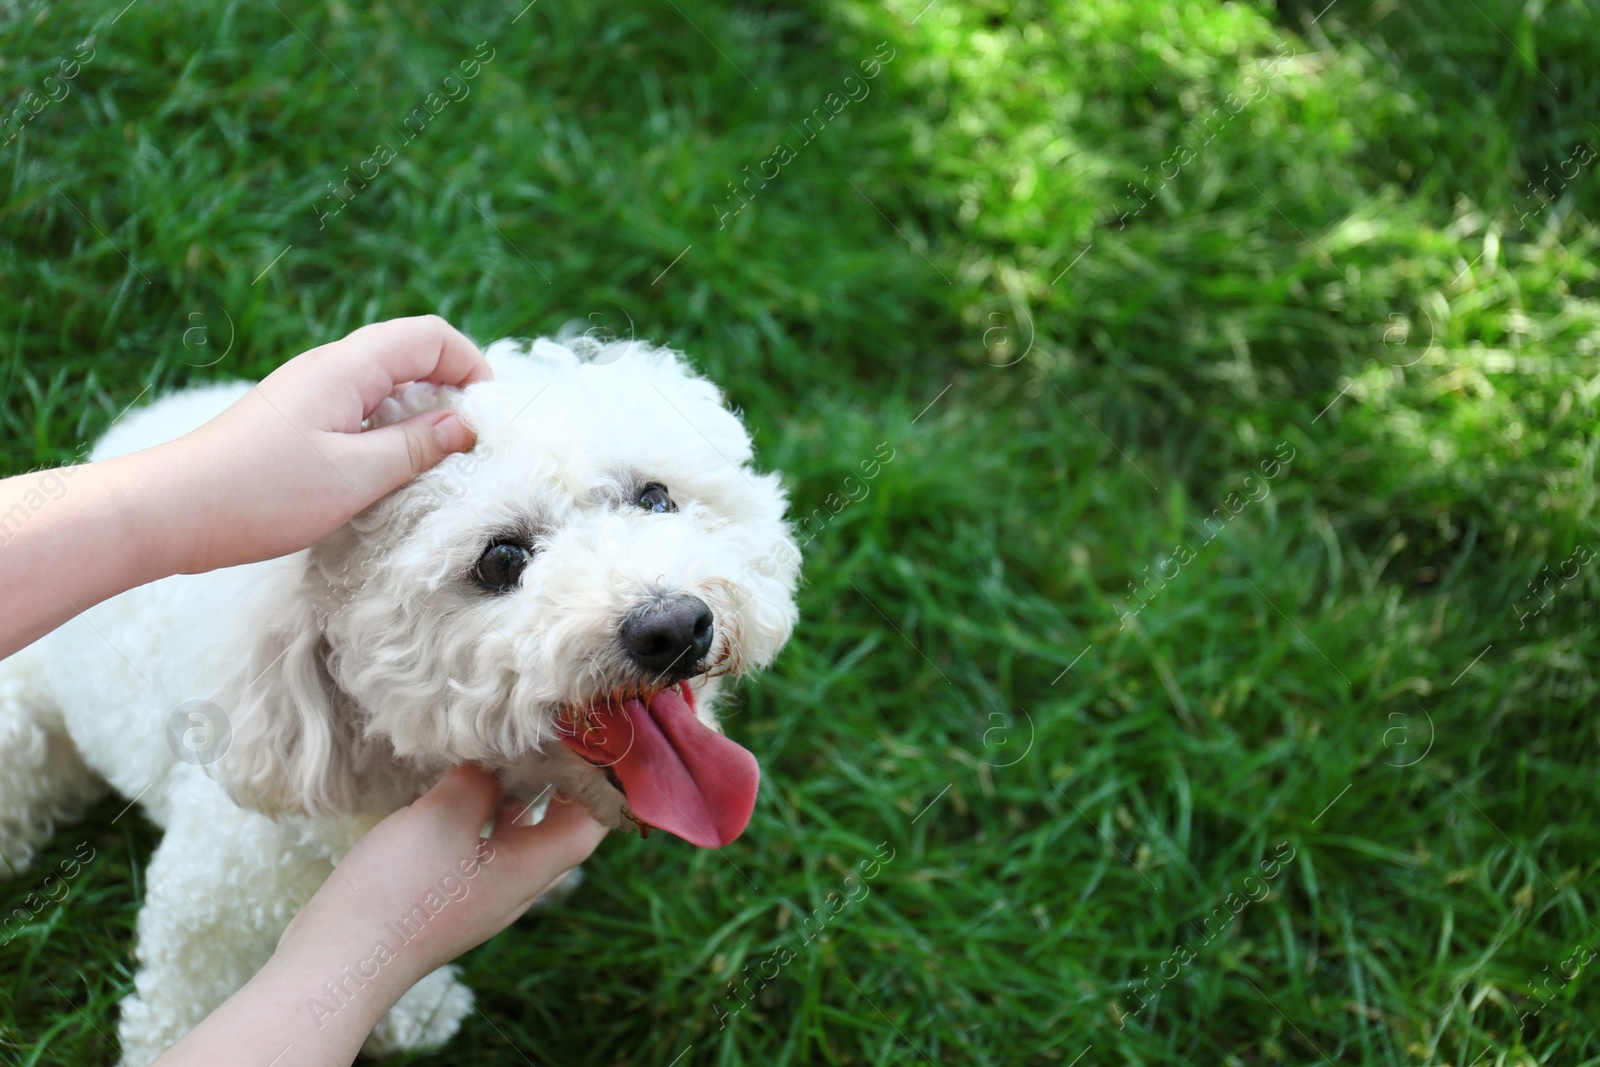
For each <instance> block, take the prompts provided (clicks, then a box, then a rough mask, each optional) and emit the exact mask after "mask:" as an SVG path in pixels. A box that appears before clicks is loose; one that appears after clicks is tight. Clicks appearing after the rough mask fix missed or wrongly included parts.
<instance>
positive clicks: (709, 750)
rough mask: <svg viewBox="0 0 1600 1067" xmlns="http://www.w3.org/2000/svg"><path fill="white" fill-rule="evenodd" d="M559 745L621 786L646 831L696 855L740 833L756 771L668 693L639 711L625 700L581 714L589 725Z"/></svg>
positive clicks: (744, 754) (739, 750)
mask: <svg viewBox="0 0 1600 1067" xmlns="http://www.w3.org/2000/svg"><path fill="white" fill-rule="evenodd" d="M562 741H563V742H564V743H565V744H566V746H567V747H568V748H570V749H572V750H573V751H574V752H576V753H578V755H580V756H582V757H583V758H584V759H586V760H588V761H589V762H590V763H594V764H598V765H599V766H602V767H610V768H611V769H612V770H614V771H615V772H616V774H617V777H618V778H620V779H622V788H623V791H624V792H626V793H627V796H628V808H629V809H630V810H631V811H632V812H633V814H634V815H636V816H638V817H639V819H640V820H641V821H643V822H645V823H648V824H649V825H651V826H654V827H658V828H659V829H662V830H665V831H667V833H669V834H676V835H677V836H679V837H681V838H683V839H684V840H685V841H687V842H689V843H690V844H692V845H699V846H700V847H701V848H721V847H722V846H723V845H726V844H727V843H728V842H730V841H732V840H733V839H734V838H736V837H738V836H739V835H740V834H741V833H743V832H744V828H745V826H746V824H748V823H749V822H750V813H751V812H752V811H754V810H755V806H756V792H757V790H758V789H759V788H760V786H761V767H760V765H759V764H757V763H756V758H755V757H754V756H752V755H751V754H750V753H749V751H747V750H746V749H744V748H743V747H741V746H740V745H738V744H735V743H734V742H733V741H730V740H728V739H727V738H726V737H724V736H723V735H722V734H719V733H717V732H716V731H715V730H713V729H711V728H710V727H708V726H706V725H704V724H703V723H701V722H700V720H699V719H698V718H696V717H695V714H694V711H693V709H691V708H690V707H689V704H688V702H687V701H685V700H684V699H683V696H682V695H681V694H680V693H679V692H678V691H677V690H676V689H667V690H664V691H662V692H661V693H660V694H658V695H657V696H656V697H655V698H654V699H652V700H651V701H650V704H649V706H648V707H647V706H645V704H644V703H643V702H642V701H639V700H628V701H625V702H623V703H621V704H608V705H606V706H605V707H602V708H595V709H593V710H591V711H590V712H589V726H588V727H587V728H586V729H580V730H578V731H576V732H575V734H574V735H573V736H570V737H563V738H562Z"/></svg>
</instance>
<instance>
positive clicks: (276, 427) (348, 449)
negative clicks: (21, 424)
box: [0, 316, 490, 657]
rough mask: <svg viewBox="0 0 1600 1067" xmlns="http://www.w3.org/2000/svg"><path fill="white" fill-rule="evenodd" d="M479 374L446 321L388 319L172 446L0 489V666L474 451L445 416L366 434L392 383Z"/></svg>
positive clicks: (293, 547) (323, 531) (465, 379)
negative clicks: (139, 590)
mask: <svg viewBox="0 0 1600 1067" xmlns="http://www.w3.org/2000/svg"><path fill="white" fill-rule="evenodd" d="M489 376H490V372H489V367H488V364H486V363H485V362H484V360H483V356H482V354H481V353H479V352H478V349H477V348H476V347H475V346H474V345H473V344H472V342H471V341H469V340H467V339H466V338H465V337H463V336H462V335H461V334H460V333H458V332H457V331H456V330H455V329H454V328H453V327H451V326H450V325H448V324H447V323H445V322H444V320H443V319H439V318H437V317H434V316H424V317H421V318H413V319H393V320H391V321H389V322H380V323H375V324H374V325H371V326H365V327H362V328H361V329H359V330H356V331H355V332H354V333H352V334H350V335H349V336H348V337H345V338H343V339H342V340H339V341H335V342H333V343H332V344H327V345H323V346H322V347H320V348H315V349H312V350H311V351H309V352H306V353H304V354H303V355H300V356H297V357H295V358H294V359H292V360H290V361H289V362H288V363H285V364H284V365H283V366H281V367H279V368H278V369H277V370H276V371H274V372H273V373H272V374H270V375H268V376H267V377H266V379H265V380H263V381H262V382H261V383H260V384H259V385H257V386H256V387H255V388H254V389H252V390H251V391H250V392H249V393H248V394H246V395H245V396H244V397H243V398H242V399H241V400H240V401H239V402H238V403H236V404H234V405H233V406H232V407H230V408H229V409H228V410H227V411H225V412H223V413H222V414H221V415H219V416H217V417H216V418H215V419H213V420H212V421H211V422H208V423H207V424H206V425H204V426H202V427H200V428H199V429H198V430H195V431H194V432H193V433H190V434H186V435H184V436H183V437H181V438H179V439H177V440H176V441H172V442H169V443H168V444H164V445H159V446H157V447H155V448H151V449H146V450H145V451H143V452H136V453H134V454H132V455H129V456H122V457H119V458H117V459H111V460H106V461H103V462H100V463H90V464H84V465H81V466H76V467H64V468H60V469H58V470H51V471H40V472H36V473H34V474H24V475H19V476H17V477H15V478H7V479H5V480H4V481H0V604H3V605H5V610H4V612H3V613H0V657H3V656H7V655H10V654H11V653H12V652H15V651H16V650H17V649H19V648H22V647H23V646H25V645H27V644H29V643H31V642H32V641H34V640H36V639H38V638H39V637H41V636H43V635H44V634H46V633H49V632H50V631H51V630H53V629H55V628H56V627H57V626H60V625H61V624H62V623H63V622H66V621H67V620H68V619H70V618H71V617H72V616H74V615H76V614H78V613H79V612H81V611H84V610H86V609H88V608H90V607H92V606H94V605H95V604H98V603H100V602H101V601H102V600H105V599H107V598H109V597H112V596H115V595H116V594H118V593H120V592H123V591H124V590H127V589H131V588H133V587H134V586H137V585H142V584H144V583H146V582H151V581H155V580H156V579H158V578H164V577H166V576H167V575H169V574H178V573H190V572H196V571H205V570H211V569H213V568H216V567H227V566H233V565H235V564H240V563H251V562H254V561H256V560H262V559H270V558H272V557H274V556H281V555H284V554H286V553H289V552H294V551H298V550H299V549H302V548H305V547H306V546H307V545H310V544H312V543H313V542H315V541H317V540H319V539H320V538H322V537H325V536H327V535H328V534H330V533H332V532H333V531H334V530H335V529H337V528H338V527H339V526H341V525H342V524H343V523H345V522H346V521H348V520H349V519H350V517H351V516H352V515H354V514H356V513H357V512H359V511H360V510H361V509H363V508H365V507H366V506H368V505H369V504H371V503H373V502H374V501H375V500H377V499H379V498H380V497H382V496H384V495H385V494H387V493H390V492H392V491H394V490H395V489H397V488H399V487H400V486H401V485H403V484H405V482H407V481H409V480H410V479H411V478H413V477H415V476H416V475H417V474H419V473H421V472H422V471H424V470H426V469H427V468H429V467H431V466H433V465H434V464H435V463H437V462H438V461H439V460H440V459H442V458H444V457H445V456H446V455H448V454H449V453H451V452H456V451H460V450H461V449H464V448H467V447H470V446H471V444H472V436H471V434H470V432H469V431H468V430H467V428H466V427H465V426H464V425H463V424H462V422H461V420H460V419H459V418H458V417H456V416H455V415H454V413H452V412H444V411H436V412H429V413H427V414H423V415H417V416H414V417H412V418H410V419H407V420H405V421H404V422H400V423H396V424H394V425H392V426H386V427H384V428H382V429H377V430H370V431H367V432H362V431H361V422H362V420H363V419H365V418H366V417H367V416H368V415H370V414H371V413H372V411H373V409H374V408H376V407H377V406H378V404H380V403H382V401H383V400H384V398H385V397H387V396H388V395H389V393H390V392H391V391H392V390H393V389H394V387H395V386H396V385H397V384H400V383H402V382H408V381H424V380H425V381H431V382H435V383H438V384H443V385H465V384H470V383H471V382H474V381H480V380H483V379H485V378H488V377H489Z"/></svg>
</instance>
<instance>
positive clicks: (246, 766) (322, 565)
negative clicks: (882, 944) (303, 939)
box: [0, 337, 799, 1065]
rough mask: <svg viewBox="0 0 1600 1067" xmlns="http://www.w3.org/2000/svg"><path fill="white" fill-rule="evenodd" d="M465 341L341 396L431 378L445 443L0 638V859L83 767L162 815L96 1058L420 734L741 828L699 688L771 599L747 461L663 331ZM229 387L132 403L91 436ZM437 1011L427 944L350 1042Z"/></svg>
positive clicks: (144, 1055)
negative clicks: (278, 528) (127, 961)
mask: <svg viewBox="0 0 1600 1067" xmlns="http://www.w3.org/2000/svg"><path fill="white" fill-rule="evenodd" d="M488 355H489V358H490V363H491V365H492V366H493V368H494V371H495V376H496V377H495V380H494V381H493V382H485V383H482V384H477V385H472V386H468V387H467V388H466V389H464V390H461V391H455V390H448V389H445V390H436V389H435V388H433V387H432V386H427V385H413V386H410V387H407V388H406V389H404V390H402V391H401V392H400V393H399V394H397V395H396V396H395V397H391V398H390V399H389V400H387V401H385V402H384V405H383V406H382V407H381V408H380V409H379V411H378V412H377V413H375V415H374V417H373V420H372V421H374V422H376V423H385V422H390V421H394V420H396V419H399V418H403V417H405V416H406V415H408V414H411V413H414V412H416V411H421V410H425V409H428V408H432V407H438V406H443V405H450V406H453V407H456V408H457V409H458V410H459V411H460V412H461V415H462V417H463V418H464V419H465V420H466V422H467V424H468V425H469V426H471V427H472V428H473V429H474V430H475V432H476V433H477V438H478V440H477V445H476V447H475V448H474V449H473V450H472V451H471V452H469V453H462V454H459V455H453V456H450V457H449V458H447V459H445V460H444V462H442V463H440V464H439V465H438V466H437V467H435V468H433V469H432V470H430V471H428V472H427V473H426V474H424V475H422V476H421V477H419V478H417V479H416V480H415V481H414V482H412V483H411V484H410V485H408V486H407V487H405V488H403V489H401V490H400V491H399V492H396V493H394V494H393V495H391V496H389V497H388V498H386V499H384V500H382V501H380V502H379V503H378V504H376V505H374V506H373V507H372V508H370V509H368V510H367V511H366V512H364V513H363V514H361V515H360V516H358V517H357V518H356V519H355V520H354V521H353V522H351V523H350V524H349V525H348V526H346V527H345V528H344V529H342V530H340V531H339V532H337V533H335V534H334V535H333V536H331V537H329V538H328V539H326V540H324V541H322V542H320V543H319V544H317V545H316V546H314V547H313V548H311V549H309V550H307V551H305V552H301V553H298V554H296V555H293V556H289V557H285V558H283V559H278V560H272V561H269V562H266V563H258V564H253V565H250V566H246V567H235V568H231V569H228V570H222V571H214V572H211V573H209V574H199V575H181V576H178V577H173V578H168V579H165V580H163V581H160V582H156V583H154V584H152V585H149V586H145V587H143V588H139V589H135V590H133V591H131V592H128V593H125V594H123V595H121V596H119V597H116V598H115V599H113V600H110V601H107V602H106V603H104V604H102V605H100V606H99V607H97V608H94V609H93V610H91V611H88V612H86V613H85V614H84V615H83V616H81V617H79V618H78V619H76V620H74V621H73V622H71V623H69V624H67V625H66V626H64V627H62V628H61V629H60V630H58V631H56V632H55V633H53V634H51V635H49V636H48V637H46V638H44V639H42V640H40V641H38V642H37V643H35V644H34V645H32V646H30V647H28V648H26V649H24V650H22V651H21V652H19V653H17V654H16V655H15V656H13V657H11V658H10V659H8V660H6V661H4V662H0V857H3V859H4V862H5V867H6V868H7V869H6V870H0V876H3V875H4V874H6V873H11V874H14V873H15V872H17V871H19V870H20V869H22V868H23V867H24V866H25V865H26V864H27V862H28V860H29V859H30V857H31V855H32V853H33V851H34V848H35V846H37V845H39V844H41V843H42V842H43V841H45V840H46V839H47V838H48V836H49V834H50V832H51V830H52V826H53V824H54V823H55V822H57V821H58V820H60V819H62V818H66V817H69V816H70V814H71V813H72V812H74V811H76V810H80V809H81V808H82V806H83V805H84V804H85V803H87V802H88V801H90V800H92V799H93V798H94V797H95V796H97V795H98V794H99V793H101V792H102V791H103V790H104V788H105V784H106V783H109V785H110V786H111V787H112V788H114V789H115V790H117V791H118V792H119V793H121V794H122V795H123V796H125V797H127V798H128V799H129V800H130V802H131V801H135V800H136V801H138V802H139V803H141V804H143V806H144V810H145V811H146V812H147V813H148V814H149V816H150V818H151V819H152V820H153V821H154V822H155V823H156V824H157V825H159V826H161V827H162V828H163V829H164V830H165V836H164V837H163V839H162V841H161V844H160V846H159V847H158V848H157V849H156V852H155V855H154V857H153V858H152V859H151V861H150V867H149V872H148V875H147V877H146V881H145V892H144V904H143V906H142V908H141V910H140V912H139V918H138V948H137V955H138V962H139V970H138V973H137V975H136V977H135V981H134V988H135V992H134V993H133V994H132V995H130V996H129V997H128V998H127V999H126V1000H125V1001H124V1002H123V1004H122V1019H121V1027H120V1033H121V1039H122V1053H123V1059H124V1062H125V1063H128V1064H133V1065H138V1064H144V1063H147V1062H148V1061H150V1060H151V1059H153V1058H154V1057H155V1056H156V1055H158V1054H159V1053H160V1052H161V1051H162V1050H163V1049H165V1048H166V1047H167V1046H169V1045H170V1044H171V1043H172V1042H174V1041H176V1040H177V1039H178V1038H179V1037H181V1036H182V1035H183V1034H184V1033H185V1032H187V1031H188V1030H189V1029H190V1028H191V1027H192V1026H194V1025H195V1024H196V1023H197V1022H199V1021H200V1020H201V1019H202V1018H204V1017H205V1015H206V1014H208V1013H209V1012H210V1011H211V1010H213V1009H214V1008H216V1007H217V1006H218V1005H219V1004H221V1003H222V1002H223V1001H224V1000H225V999H227V998H228V996H230V995H231V994H232V993H233V992H234V991H235V990H236V989H238V988H239V986H241V985H242V984H243V983H244V982H245V981H246V980H247V979H248V978H249V977H250V976H251V975H252V974H253V973H254V972H255V971H256V970H257V969H259V968H260V967H261V966H262V964H263V963H264V962H265V961H266V959H267V957H268V956H269V955H270V954H271V952H272V950H273V947H274V946H275V945H276V943H277V940H278V937H279V935H280V934H281V933H282V931H283V929H284V927H285V926H286V925H287V924H288V922H289V920H290V919H291V918H293V916H294V915H295V913H296V912H297V911H298V910H299V909H300V907H301V906H302V905H303V904H304V903H305V902H306V900H307V899H309V898H310V896H311V894H312V893H313V892H314V891H315V890H316V889H317V887H318V886H319V885H320V884H321V883H322V882H323V880H324V879H325V878H327V877H328V876H329V873H330V872H331V871H332V870H333V864H334V862H336V861H337V860H338V858H339V857H341V856H342V855H343V854H344V853H345V852H346V851H347V850H348V849H349V848H350V846H351V845H352V844H353V843H354V841H355V840H356V839H357V838H358V837H359V836H360V835H361V834H362V832H364V831H365V830H366V829H368V828H370V827H371V826H372V825H373V824H374V823H375V822H376V821H377V820H378V819H380V818H382V817H383V816H384V815H386V814H388V813H389V812H391V811H394V810H395V809H397V808H398V807H400V806H401V805H404V804H406V803H409V802H410V801H411V800H412V799H414V798H415V797H416V796H418V795H419V794H420V793H421V792H423V791H424V790H425V789H426V788H427V787H428V786H429V785H430V784H431V783H432V782H434V781H435V780H436V779H437V778H438V777H439V776H440V775H441V774H442V773H443V772H444V770H445V769H446V768H447V767H449V766H451V765H452V764H455V763H460V762H463V761H474V762H477V763H478V764H480V765H482V766H485V767H487V768H490V769H493V770H495V771H496V772H498V773H499V774H500V776H501V778H502V780H503V781H504V782H506V783H507V784H508V786H509V787H511V788H513V789H514V790H516V791H518V792H519V793H520V794H522V795H525V796H527V797H528V798H530V799H537V798H538V797H539V796H540V795H541V794H542V793H543V792H545V791H546V790H548V789H550V788H554V789H556V790H559V791H561V792H562V793H564V794H566V795H568V796H571V797H575V798H577V799H579V800H580V801H582V803H583V804H584V805H585V806H586V807H587V808H588V809H589V810H590V811H591V812H592V813H593V814H594V816H595V817H596V818H597V819H598V820H599V821H601V822H602V823H605V824H607V825H610V826H643V827H658V828H660V829H663V830H666V831H668V832H669V833H672V834H676V835H677V836H679V837H682V838H684V839H686V840H688V841H691V842H693V843H694V844H697V845H701V846H705V847H720V846H722V845H724V844H726V843H728V842H729V841H731V840H732V839H733V838H734V837H736V836H738V834H739V833H740V832H741V831H742V830H743V829H744V826H745V823H746V822H747V821H748V819H749V817H750V813H751V809H752V806H753V805H754V803H755V796H756V788H757V783H758V777H759V771H758V768H757V765H756V761H755V758H754V757H753V756H752V755H751V754H750V753H749V752H747V751H746V750H745V749H743V748H741V747H740V746H739V745H737V744H735V743H734V742H733V741H731V740H729V739H728V738H726V737H725V736H723V734H722V733H721V731H720V729H719V727H718V726H717V720H716V714H715V708H716V704H717V695H718V688H719V683H720V679H721V678H722V677H724V676H727V675H730V674H736V673H739V672H745V671H750V670H753V669H756V668H760V667H763V666H765V665H766V664H768V663H769V662H770V661H771V660H772V658H773V657H774V656H775V655H776V654H777V653H778V651H779V649H780V648H782V646H783V644H784V642H785V641H786V640H787V639H788V637H789V634H790V632H791V630H792V629H793V627H794V624H795V621H796V610H795V604H794V591H795V583H796V580H797V577H798V562H799V553H798V551H797V549H796V547H795V545H794V541H793V539H792V537H791V534H790V530H789V527H788V525H787V523H786V522H785V519H784V505H785V498H784V493H783V490H782V489H781V488H780V486H779V482H778V478H777V476H776V475H774V474H760V473H757V472H756V471H755V470H754V468H753V467H752V453H751V443H750V437H749V435H748V434H747V433H746V431H745V429H744V427H743V426H742V425H741V424H740V421H739V419H738V417H737V416H736V415H734V414H733V413H732V412H730V411H729V410H728V409H727V408H726V407H724V405H723V400H722V396H721V394H720V392H719V391H718V390H717V388H716V387H715V386H714V385H712V384H711V383H710V382H709V381H706V380H705V379H704V378H701V377H699V376H697V375H696V374H694V373H693V372H692V371H691V370H690V369H689V368H688V367H687V366H686V365H685V363H684V362H683V361H682V359H681V358H680V357H679V356H678V355H677V354H676V353H674V352H671V351H669V350H666V349H662V348H655V347H651V346H648V345H644V344H640V343H637V342H612V343H602V342H599V341H596V340H594V339H592V338H587V337H578V338H569V339H567V340H565V341H563V342H554V341H547V340H545V341H537V342H534V343H533V344H532V345H531V346H527V345H526V344H525V343H522V342H501V343H500V344H498V345H495V346H493V347H492V348H491V349H490V350H489V353H488ZM249 388H250V386H249V385H248V384H245V383H239V384H233V385H220V386H212V387H206V388H199V389H194V390H190V391H188V392H182V393H178V394H175V395H172V396H169V397H167V398H165V399H163V400H160V401H157V402H156V403H154V404H152V405H150V406H149V407H147V408H144V409H142V410H140V411H137V412H135V413H133V414H131V415H129V416H127V417H126V418H124V419H123V420H121V421H120V422H119V423H118V424H117V425H116V426H114V427H113V428H112V429H111V431H110V432H109V433H108V434H107V435H106V436H105V438H104V439H103V440H102V441H101V443H100V445H99V447H98V448H97V449H96V451H95V454H94V458H96V459H102V458H107V457H110V456H114V455H119V454H123V453H127V452H132V451H135V450H137V449H141V448H145V447H148V446H150V445H154V444H157V443H159V442H162V441H166V440H170V439H171V438H174V437H177V436H179V435H180V434H183V433H185V432H187V431H189V430H191V429H193V428H195V427H197V426H199V425H200V424H201V423H202V422H204V421H206V420H208V419H209V418H211V417H212V416H214V415H216V414H217V413H218V412H220V411H221V410H222V409H223V408H225V407H227V406H228V405H229V404H231V403H233V402H234V401H236V400H238V399H239V398H240V397H242V396H243V395H244V394H245V393H246V392H247V391H248V390H249ZM330 995H331V996H332V998H333V1000H332V1002H331V1003H330V1002H328V1001H324V1004H325V1005H327V1006H328V1008H327V1010H332V1009H333V1007H334V1006H336V1005H337V1003H338V996H339V994H338V990H337V989H335V990H333V991H332V992H331V994H330ZM469 1010H471V994H470V993H468V992H467V990H466V989H465V988H464V987H462V985H461V984H460V983H459V981H458V980H457V978H456V972H455V968H454V967H445V968H442V969H441V970H439V971H436V972H434V973H433V974H432V975H429V976H428V977H427V978H425V979H424V980H423V981H422V982H421V983H419V984H418V985H417V986H415V987H414V988H413V989H412V990H411V991H410V992H408V993H407V994H406V995H405V997H403V998H402V999H401V1000H400V1002H399V1003H398V1004H397V1005H396V1006H395V1007H394V1009H393V1010H391V1011H390V1012H389V1014H388V1015H387V1016H386V1017H385V1018H384V1020H383V1021H382V1022H381V1023H380V1024H379V1026H378V1028H377V1029H376V1030H375V1031H374V1032H373V1035H372V1037H371V1038H370V1039H369V1041H368V1045H367V1050H368V1051H369V1052H376V1053H381V1052H386V1051H393V1050H402V1049H413V1048H426V1047H432V1046H436V1045H438V1044H439V1043H441V1042H443V1041H444V1040H445V1039H447V1038H448V1037H449V1036H450V1035H451V1034H453V1033H454V1032H455V1030H456V1028H457V1026H458V1025H459V1023H460V1021H461V1019H462V1017H463V1016H464V1015H465V1014H466V1012H468V1011H469Z"/></svg>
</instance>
